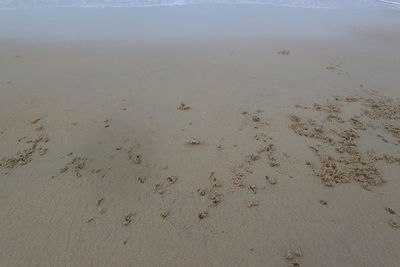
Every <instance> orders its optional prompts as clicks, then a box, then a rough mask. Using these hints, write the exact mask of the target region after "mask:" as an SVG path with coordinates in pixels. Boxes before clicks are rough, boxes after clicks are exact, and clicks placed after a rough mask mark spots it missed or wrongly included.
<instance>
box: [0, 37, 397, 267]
mask: <svg viewBox="0 0 400 267" xmlns="http://www.w3.org/2000/svg"><path fill="white" fill-rule="evenodd" d="M398 47H399V44H398V43H397V42H396V41H393V40H386V41H380V40H378V39H373V37H370V36H369V37H368V39H364V38H362V37H360V38H356V37H355V38H354V39H349V40H336V41H335V40H331V41H322V40H309V39H308V40H299V39H297V40H296V39H290V38H287V39H284V38H280V39H277V38H235V39H227V38H225V39H208V40H203V41H190V40H188V41H186V42H185V41H182V40H180V41H173V40H170V41H165V42H164V43H162V44H157V45H156V44H154V45H152V46H147V47H145V46H141V45H138V44H135V43H132V44H129V43H123V44H120V45H115V43H114V44H113V43H110V44H109V45H108V44H107V43H103V44H102V45H98V44H94V43H90V42H78V43H73V42H70V43H57V44H48V45H39V44H27V43H25V44H22V43H4V44H2V46H1V50H0V73H1V74H0V95H1V97H0V164H1V166H0V237H1V238H0V266H292V265H293V266H296V263H299V264H300V266H398V265H399V262H400V253H399V243H400V228H397V227H398V226H399V225H398V223H400V218H399V216H398V214H400V194H399V192H400V177H399V173H400V165H399V162H400V158H399V157H400V153H399V151H400V150H399V144H400V134H399V127H400V104H399V97H400V87H399V86H400V75H399V69H400V54H399V53H398ZM282 50H289V51H284V52H282ZM279 52H281V53H279ZM181 103H184V104H185V106H184V107H183V108H179V107H180V105H181ZM186 107H187V108H186ZM197 142H200V143H199V144H198V143H197ZM3 157H4V158H3ZM2 158H3V159H2ZM288 251H290V253H289V254H290V255H288ZM286 258H289V259H286Z"/></svg>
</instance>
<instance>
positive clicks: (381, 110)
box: [364, 97, 400, 120]
mask: <svg viewBox="0 0 400 267" xmlns="http://www.w3.org/2000/svg"><path fill="white" fill-rule="evenodd" d="M393 102H394V101H393V100H392V99H390V98H384V97H381V98H379V99H373V98H369V99H367V100H366V101H365V103H364V106H365V107H366V109H365V110H364V114H365V115H366V116H367V117H369V118H371V119H388V120H399V119H400V103H393Z"/></svg>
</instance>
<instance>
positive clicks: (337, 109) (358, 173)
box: [289, 97, 400, 190]
mask: <svg viewBox="0 0 400 267" xmlns="http://www.w3.org/2000/svg"><path fill="white" fill-rule="evenodd" d="M382 99H385V100H382ZM335 101H336V102H335V104H326V105H320V104H314V105H313V110H314V111H317V114H314V115H313V119H311V118H308V119H307V118H301V117H300V116H298V115H292V116H290V121H291V123H290V124H289V128H290V129H292V130H293V131H294V133H296V134H297V135H299V136H303V137H307V138H310V139H312V140H313V141H312V142H314V143H316V145H312V146H309V147H310V149H311V151H312V152H313V153H314V154H315V155H316V156H317V158H318V161H319V162H318V164H314V163H312V162H310V161H308V162H306V163H307V165H309V166H310V167H311V168H312V170H313V173H314V175H315V176H317V177H319V178H320V179H321V180H322V182H323V183H324V184H325V185H326V186H329V187H331V186H334V185H335V184H341V183H350V182H357V183H358V184H360V185H361V186H362V187H364V188H365V189H367V190H371V189H372V187H373V186H379V185H381V184H383V183H384V182H385V179H384V178H383V176H382V174H381V172H380V170H379V169H378V167H377V166H376V165H375V162H376V161H377V160H384V161H385V162H386V163H395V162H398V161H397V158H396V157H394V156H391V155H383V156H378V155H374V154H373V153H371V152H363V151H366V150H367V149H365V148H364V147H361V145H360V144H364V143H363V142H362V140H361V139H362V137H361V134H360V131H366V130H367V129H368V125H372V124H371V123H370V121H369V119H373V120H380V122H381V123H382V125H384V124H385V121H386V120H396V119H398V118H399V110H400V109H399V108H400V107H399V106H397V105H395V104H394V101H393V100H391V99H386V98H383V97H378V99H373V98H368V99H366V100H364V99H362V98H355V97H352V98H345V100H344V101H341V99H340V98H339V97H336V98H335ZM345 105H358V106H359V108H360V110H361V111H362V113H361V114H360V115H357V116H354V115H353V116H352V117H350V118H349V119H347V120H344V119H343V118H342V116H343V114H344V112H343V108H345ZM353 113H354V112H353ZM324 114H328V117H326V118H325V119H318V118H321V117H322V118H323V117H324ZM385 128H386V129H387V130H388V131H390V132H395V133H396V129H397V128H396V127H395V126H391V127H388V126H387V125H386V127H385Z"/></svg>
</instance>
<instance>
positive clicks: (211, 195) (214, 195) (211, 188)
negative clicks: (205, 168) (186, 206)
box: [197, 172, 223, 207]
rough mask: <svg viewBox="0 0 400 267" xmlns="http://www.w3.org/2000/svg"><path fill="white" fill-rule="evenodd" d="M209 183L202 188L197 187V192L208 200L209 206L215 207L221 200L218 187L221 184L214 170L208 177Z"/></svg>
mask: <svg viewBox="0 0 400 267" xmlns="http://www.w3.org/2000/svg"><path fill="white" fill-rule="evenodd" d="M208 180H209V185H208V186H207V187H206V188H204V189H197V192H198V193H199V195H200V196H201V197H205V198H206V199H207V200H208V203H209V204H208V206H209V207H217V206H218V204H219V203H221V201H222V196H223V194H222V192H221V190H220V188H221V187H222V184H221V183H219V182H218V180H217V178H216V176H215V172H211V174H210V176H209V178H208Z"/></svg>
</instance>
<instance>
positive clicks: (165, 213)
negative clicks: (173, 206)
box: [160, 211, 169, 219]
mask: <svg viewBox="0 0 400 267" xmlns="http://www.w3.org/2000/svg"><path fill="white" fill-rule="evenodd" d="M160 216H161V218H163V219H167V218H168V217H169V211H163V212H161V214H160Z"/></svg>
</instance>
